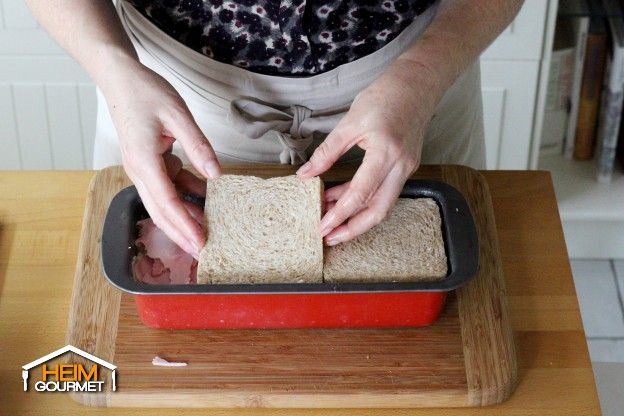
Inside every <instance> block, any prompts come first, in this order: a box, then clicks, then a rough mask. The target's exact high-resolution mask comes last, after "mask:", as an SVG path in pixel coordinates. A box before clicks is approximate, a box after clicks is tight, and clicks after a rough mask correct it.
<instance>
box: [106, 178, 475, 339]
mask: <svg viewBox="0 0 624 416" xmlns="http://www.w3.org/2000/svg"><path fill="white" fill-rule="evenodd" d="M337 184H338V183H337V182H333V183H332V182H327V183H326V184H325V185H326V188H329V187H331V186H333V185H337ZM401 197H403V198H423V197H428V198H433V199H434V200H435V201H436V203H437V204H438V206H439V208H440V213H441V217H442V235H443V238H444V245H445V249H446V255H447V259H448V274H447V276H446V278H445V279H442V280H440V281H436V282H396V283H392V282H388V283H284V284H189V285H150V284H146V283H142V282H139V281H136V280H135V279H134V278H133V276H132V258H133V257H134V256H135V255H136V253H137V248H136V247H135V246H134V241H135V240H136V238H137V235H138V229H137V226H136V223H137V221H138V220H141V219H144V218H146V217H147V216H148V214H147V212H146V210H145V208H144V206H143V204H142V202H141V199H140V197H139V195H138V193H137V190H136V188H135V187H134V186H131V187H128V188H125V189H123V190H121V191H120V192H119V193H118V194H117V195H116V196H115V197H114V198H113V200H112V201H111V203H110V206H109V208H108V212H107V214H106V219H105V222H104V229H103V231H102V242H101V250H102V256H101V257H102V266H103V271H104V275H105V276H106V278H107V279H108V281H109V282H110V283H111V284H112V285H113V286H115V287H117V288H119V289H121V290H122V291H124V292H127V293H130V294H132V295H134V300H135V303H136V308H137V312H138V315H139V317H140V319H141V321H142V322H143V323H144V324H145V325H147V326H149V327H153V328H168V329H225V328H232V329H233V328H265V329H268V328H380V327H418V326H426V325H430V324H431V323H433V322H434V321H435V320H436V319H437V318H438V316H439V315H440V312H441V311H442V309H443V307H444V303H445V299H446V295H447V294H448V292H449V291H451V290H454V289H457V288H458V287H460V286H463V285H465V284H466V283H467V282H468V281H469V280H470V279H471V278H472V277H473V276H474V275H475V273H476V272H477V269H478V261H479V256H478V253H479V250H478V239H477V233H476V229H475V225H474V220H473V217H472V214H471V212H470V209H469V207H468V204H467V203H466V200H465V199H464V197H463V195H462V194H461V193H460V192H459V191H457V190H456V189H455V188H453V187H452V186H450V185H448V184H445V183H442V182H436V181H425V180H409V181H407V182H406V184H405V186H404V187H403V190H402V192H401Z"/></svg>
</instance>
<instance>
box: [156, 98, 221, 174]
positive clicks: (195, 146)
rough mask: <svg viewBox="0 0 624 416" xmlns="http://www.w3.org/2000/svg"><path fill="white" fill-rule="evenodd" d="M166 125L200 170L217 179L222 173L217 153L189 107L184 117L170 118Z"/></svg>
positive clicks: (185, 110) (192, 162)
mask: <svg viewBox="0 0 624 416" xmlns="http://www.w3.org/2000/svg"><path fill="white" fill-rule="evenodd" d="M166 127H167V130H169V131H170V132H171V135H172V136H173V137H175V139H176V140H177V141H179V142H180V144H181V145H182V149H184V153H186V156H187V157H188V158H189V160H190V161H191V164H192V165H193V166H194V167H195V169H197V171H198V172H201V173H202V174H203V175H204V176H205V177H206V178H209V179H216V178H218V177H219V176H220V175H221V166H220V165H219V162H218V160H217V155H216V154H215V152H214V150H213V149H212V146H211V145H210V142H208V139H207V138H206V136H204V133H203V132H202V131H201V130H200V129H199V127H198V126H197V123H195V119H193V115H192V114H191V112H190V111H188V109H184V116H183V117H177V118H176V119H175V120H170V121H169V122H168V123H167V124H166Z"/></svg>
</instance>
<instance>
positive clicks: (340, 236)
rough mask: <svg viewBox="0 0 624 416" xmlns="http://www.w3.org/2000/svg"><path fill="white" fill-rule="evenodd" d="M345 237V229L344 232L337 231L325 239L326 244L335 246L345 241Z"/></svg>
mask: <svg viewBox="0 0 624 416" xmlns="http://www.w3.org/2000/svg"><path fill="white" fill-rule="evenodd" d="M345 237H346V236H345V233H344V231H343V232H339V233H337V234H335V235H332V236H331V237H329V238H326V239H325V244H327V245H328V246H335V245H337V244H340V243H342V242H343V241H344V239H345Z"/></svg>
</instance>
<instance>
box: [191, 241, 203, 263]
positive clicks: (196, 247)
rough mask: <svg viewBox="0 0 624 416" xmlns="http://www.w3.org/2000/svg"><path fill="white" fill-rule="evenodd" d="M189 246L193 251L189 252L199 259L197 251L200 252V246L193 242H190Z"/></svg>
mask: <svg viewBox="0 0 624 416" xmlns="http://www.w3.org/2000/svg"><path fill="white" fill-rule="evenodd" d="M191 247H193V252H192V253H191V254H192V255H193V257H195V258H196V259H198V260H199V253H200V252H201V247H199V245H198V244H197V243H195V242H191Z"/></svg>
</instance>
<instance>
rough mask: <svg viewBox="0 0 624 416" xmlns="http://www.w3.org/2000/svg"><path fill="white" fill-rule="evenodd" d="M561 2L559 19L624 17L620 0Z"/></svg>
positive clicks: (566, 0)
mask: <svg viewBox="0 0 624 416" xmlns="http://www.w3.org/2000/svg"><path fill="white" fill-rule="evenodd" d="M606 1H607V3H609V4H606V5H605V0H559V8H558V11H557V16H558V17H582V16H591V17H614V16H620V17H622V16H624V10H623V9H622V7H621V4H620V3H619V2H618V0H615V2H614V1H613V0H606Z"/></svg>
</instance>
